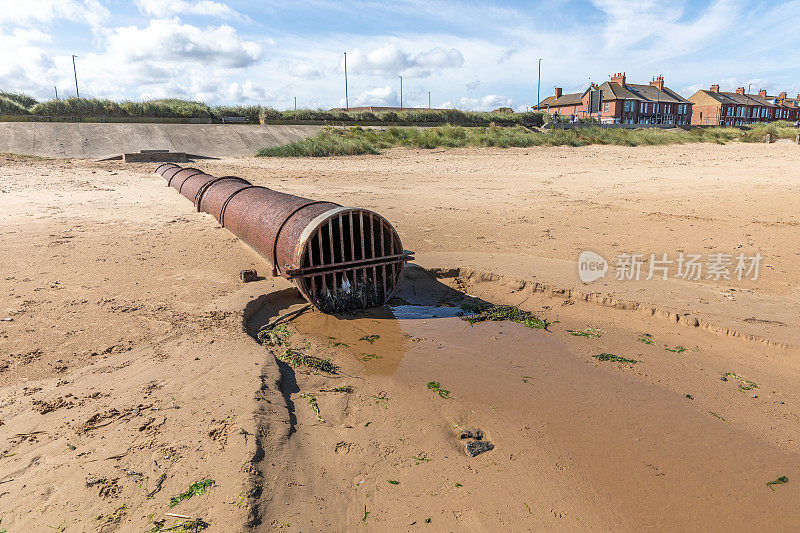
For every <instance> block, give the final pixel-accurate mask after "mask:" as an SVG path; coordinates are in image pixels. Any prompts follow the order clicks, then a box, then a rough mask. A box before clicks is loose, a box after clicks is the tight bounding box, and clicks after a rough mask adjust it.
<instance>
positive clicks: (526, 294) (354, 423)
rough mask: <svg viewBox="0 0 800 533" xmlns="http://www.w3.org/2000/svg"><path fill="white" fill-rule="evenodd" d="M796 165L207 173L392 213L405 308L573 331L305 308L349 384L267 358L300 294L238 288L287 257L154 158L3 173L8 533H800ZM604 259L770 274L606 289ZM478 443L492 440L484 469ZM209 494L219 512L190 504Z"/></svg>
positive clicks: (274, 163) (331, 167) (233, 163)
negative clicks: (175, 180)
mask: <svg viewBox="0 0 800 533" xmlns="http://www.w3.org/2000/svg"><path fill="white" fill-rule="evenodd" d="M797 160H798V152H797V150H796V147H791V146H783V145H763V146H762V145H757V146H756V145H754V146H747V145H741V146H739V145H728V146H712V145H692V146H684V147H652V148H635V149H632V148H619V147H591V148H587V149H580V150H574V149H566V148H563V149H562V148H553V149H536V150H448V151H403V150H398V151H390V152H389V153H387V154H386V155H384V156H379V157H370V158H368V157H356V158H341V159H340V158H334V159H319V160H316V159H315V160H263V159H261V160H252V159H230V160H220V161H207V162H203V163H202V164H200V165H199V166H201V168H204V169H207V171H208V172H210V173H212V174H218V175H226V174H238V175H241V176H243V177H246V178H248V179H253V180H254V181H255V182H257V183H260V184H264V185H267V186H273V187H275V188H277V189H280V190H285V191H287V192H293V193H296V194H304V195H308V196H313V197H319V198H321V199H329V200H333V201H338V202H340V203H344V204H349V205H358V206H363V207H368V208H372V209H375V210H376V211H378V212H380V213H382V214H384V215H386V216H387V217H388V218H389V220H391V221H392V223H393V224H394V225H395V226H396V228H397V229H398V231H399V232H400V234H401V236H402V238H403V243H404V245H405V246H406V247H407V248H409V249H413V250H415V251H416V252H417V257H418V261H417V262H418V263H419V265H420V267H412V268H409V269H408V270H407V273H406V276H407V279H406V280H405V281H404V284H403V286H402V289H401V291H402V292H401V294H400V296H401V297H403V298H405V299H406V300H407V301H408V302H411V303H418V304H426V305H435V304H437V303H441V302H443V301H450V302H455V303H457V302H458V298H459V297H463V296H464V295H472V296H474V297H477V298H480V299H482V300H484V301H487V302H492V303H498V304H513V305H519V306H520V307H521V308H523V309H526V310H529V311H533V312H536V313H537V314H539V315H540V316H542V317H546V318H547V319H548V320H550V321H552V322H554V323H553V324H552V326H551V327H550V328H549V331H543V330H536V329H529V328H524V327H522V326H520V325H517V324H513V323H480V324H476V325H474V326H469V325H468V324H467V323H466V322H465V321H463V320H461V319H460V318H458V317H452V316H450V315H448V316H447V317H443V316H442V315H443V314H444V313H452V309H454V308H452V307H450V308H445V309H440V310H437V311H435V312H436V313H439V314H438V315H437V317H436V318H434V317H433V316H430V317H424V318H403V319H397V318H396V317H394V316H393V315H392V314H391V310H389V309H384V310H380V311H373V312H370V313H367V314H365V315H362V316H357V317H330V316H325V315H322V314H320V313H316V312H308V313H304V314H302V315H301V316H300V317H298V318H297V319H295V320H293V321H291V322H289V323H288V324H287V325H286V327H287V330H288V331H290V332H292V333H293V334H292V335H291V337H290V340H289V342H290V345H291V346H292V347H294V348H296V349H300V350H303V351H306V352H308V353H311V354H314V355H316V356H319V357H323V358H330V359H331V360H332V361H333V362H334V363H335V364H336V365H337V366H338V367H339V371H338V373H337V374H336V375H333V376H329V375H326V374H324V373H319V372H314V371H309V370H307V369H302V368H295V369H292V368H291V367H289V366H288V365H286V364H285V363H282V362H280V361H278V360H276V358H275V357H274V355H272V354H271V353H269V352H268V351H267V349H266V348H264V347H262V346H260V345H259V344H258V343H257V342H256V341H255V339H254V338H253V336H252V334H253V332H254V331H255V330H257V328H258V327H259V326H260V325H261V324H264V323H266V321H268V320H269V319H270V318H272V317H275V316H277V315H278V314H279V313H281V312H283V311H285V310H289V309H293V308H295V307H297V306H300V305H302V301H301V300H299V298H298V296H297V293H296V291H295V290H294V289H292V287H291V285H290V284H289V283H288V282H286V281H284V280H280V279H277V280H273V279H270V278H268V279H265V280H262V281H258V282H255V283H249V284H241V283H240V282H239V281H238V279H237V276H238V272H239V270H241V269H243V268H256V269H258V270H259V272H261V273H267V272H268V268H267V267H266V264H265V263H264V262H263V260H261V259H260V258H259V257H257V256H256V255H255V254H253V253H252V252H251V251H250V250H248V249H247V248H246V247H245V246H244V245H242V244H241V243H240V242H238V241H237V240H236V239H235V238H234V237H233V236H231V235H230V234H229V233H227V232H226V231H225V230H224V229H221V228H218V227H217V226H216V224H215V223H214V222H213V221H212V220H210V219H209V218H208V217H207V216H205V215H203V214H199V213H196V212H194V211H193V209H192V206H191V204H190V203H189V202H187V201H186V200H185V199H184V198H182V197H180V196H179V195H177V194H175V193H174V191H171V190H169V189H166V188H165V187H164V185H163V181H162V180H160V178H158V177H157V176H155V175H153V174H151V172H152V170H153V169H152V168H150V167H149V166H146V165H128V166H125V165H122V164H119V163H92V162H87V161H70V162H67V161H64V160H51V161H48V160H44V161H39V160H27V159H21V158H3V159H2V163H0V164H1V165H2V166H0V189H2V191H3V192H1V193H0V224H2V226H0V227H2V230H0V232H1V233H2V241H0V246H2V252H3V255H4V256H6V257H10V258H13V261H10V262H8V263H6V264H4V268H3V276H0V315H2V316H0V318H11V320H10V321H3V322H0V352H1V353H0V366H2V369H1V370H0V392H1V394H2V395H1V396H0V421H2V426H0V432H2V438H0V517H2V519H3V522H2V527H5V528H7V529H8V531H17V530H39V529H46V528H47V526H52V527H55V528H63V530H65V531H84V530H102V531H112V530H121V531H126V530H143V531H144V530H148V529H149V528H151V527H153V525H154V523H157V521H159V520H166V521H165V522H164V524H165V527H169V526H171V525H174V524H176V523H179V522H180V521H181V520H182V519H179V518H175V517H168V516H165V514H164V513H167V512H173V513H177V514H181V515H185V516H191V517H193V518H194V517H200V518H202V519H203V520H204V521H205V522H206V523H208V524H210V528H209V530H211V531H214V530H218V531H226V530H230V529H231V527H233V529H235V530H240V529H241V530H244V529H258V530H261V529H264V530H268V529H274V528H283V529H286V530H290V531H294V530H303V531H308V530H315V529H324V530H331V529H332V530H349V529H355V528H366V529H373V530H387V529H388V530H396V529H400V530H405V529H413V528H415V527H425V526H426V525H428V527H434V528H436V529H437V530H450V529H456V528H459V529H470V530H486V531H491V530H497V529H498V528H504V529H509V530H530V529H541V528H544V527H549V528H556V529H562V530H563V529H568V530H587V529H591V530H608V529H622V530H637V529H644V528H647V529H704V530H722V529H731V528H735V529H738V528H740V527H741V524H743V523H746V524H748V525H749V526H751V527H754V528H756V529H767V528H772V529H776V530H787V531H790V530H795V529H797V526H798V521H800V511H798V509H797V506H796V502H797V501H799V500H800V498H798V496H800V494H798V490H800V484H798V483H797V480H798V479H800V477H798V476H799V475H800V473H798V470H797V464H798V463H797V459H798V455H797V454H798V452H799V451H800V450H798V441H797V435H798V431H799V430H800V418H798V412H797V405H798V402H800V387H798V385H797V379H796V376H797V371H798V357H797V355H798V350H797V345H798V337H797V331H798V329H797V326H798V321H800V319H799V318H798V315H797V313H796V310H797V308H798V306H797V304H798V301H797V300H798V297H800V265H798V260H797V257H798V255H797V254H798V253H800V250H798V249H797V244H796V243H797V242H800V234H798V231H800V229H799V228H800V226H799V225H798V221H797V218H796V217H797V214H796V213H797V212H798V211H797V207H798V206H800V188H798V186H797V184H798V183H800V181H798V178H800V171H798V170H797V169H798V165H797ZM196 166H198V165H196ZM721 184H724V186H722V185H721ZM737 246H741V248H737ZM582 249H593V250H595V251H597V252H599V253H601V254H603V255H605V256H607V257H613V256H614V255H615V254H616V253H619V252H620V251H629V252H650V251H653V252H661V251H662V250H663V251H666V252H669V253H674V252H678V251H679V250H682V249H683V250H687V251H689V250H694V251H703V252H706V251H708V252H711V251H726V252H729V251H735V250H738V249H742V250H747V251H748V252H749V251H753V250H757V251H760V253H762V255H764V256H765V257H766V258H767V262H766V263H765V265H770V266H769V267H767V266H765V267H764V271H763V276H762V278H761V279H759V280H758V281H756V282H741V283H740V282H731V281H721V282H715V281H713V280H705V281H702V282H687V281H682V280H670V281H668V282H655V281H651V282H644V281H642V282H638V283H635V282H629V283H624V282H618V283H615V282H613V281H611V280H607V283H606V284H595V285H589V286H587V285H583V284H581V283H580V282H579V280H578V279H577V275H576V273H575V262H574V261H575V259H576V256H577V252H578V251H580V250H582ZM423 267H424V268H423ZM425 269H429V270H428V271H426V270H425ZM397 312H398V313H399V312H400V311H397ZM589 327H592V328H597V330H598V331H600V336H599V337H576V336H572V335H570V334H569V333H568V331H570V330H572V331H581V330H585V329H586V328H589ZM592 331H595V330H592ZM645 333H646V334H647V335H648V337H645V338H647V339H651V340H652V344H644V343H642V342H640V341H639V340H638V339H640V338H642V335H643V334H645ZM373 334H375V335H380V338H378V339H377V340H375V342H374V343H369V342H368V341H362V340H359V339H360V338H361V337H363V336H365V335H373ZM339 343H343V344H339ZM345 345H346V346H345ZM677 347H683V348H685V351H679V352H673V351H668V350H667V349H666V348H671V349H676V348H677ZM275 350H278V348H273V352H275ZM275 353H278V352H275ZM600 353H613V354H617V355H620V356H623V357H625V358H628V359H632V360H636V361H637V362H636V363H632V364H626V363H615V362H612V361H605V362H603V361H599V360H598V359H596V358H595V357H593V356H595V355H598V354H600ZM721 378H725V380H723V379H721ZM432 381H438V382H439V383H440V384H441V387H442V388H444V389H446V390H448V391H449V392H450V397H449V398H443V397H441V396H440V395H438V394H437V392H436V391H435V390H432V389H429V388H428V386H427V383H428V382H432ZM746 383H755V384H757V387H756V388H752V387H751V388H746V387H745V388H743V387H742V385H743V384H746ZM344 386H349V387H352V389H347V390H349V391H350V392H342V391H341V390H338V391H337V390H336V388H337V387H344ZM304 394H305V395H307V394H313V395H314V396H315V398H316V401H317V404H318V407H319V412H320V417H321V418H322V421H319V420H318V419H317V415H316V413H315V412H314V411H313V410H312V408H311V405H310V403H309V398H308V396H303V395H304ZM687 395H689V396H691V399H690V398H688V397H687ZM463 427H477V428H480V429H482V430H483V431H484V432H485V434H486V436H485V440H488V441H491V442H492V443H493V445H494V449H492V450H491V451H488V452H486V453H484V454H482V455H479V456H477V457H474V458H473V457H468V456H467V455H466V454H465V452H464V441H462V440H461V439H460V438H459V433H460V430H461V428H463ZM779 476H788V478H789V482H788V483H786V484H783V485H775V486H773V487H772V488H770V487H769V486H767V484H766V483H767V482H768V481H771V480H774V479H776V478H778V477H779ZM201 479H213V480H214V482H215V483H214V485H213V486H211V488H210V490H209V491H208V493H206V494H202V495H196V496H193V497H191V498H190V499H187V500H185V501H182V502H180V503H179V504H177V505H176V506H175V507H174V508H172V509H171V508H170V507H169V504H170V503H169V502H170V498H171V497H173V496H176V495H178V494H180V493H182V492H184V491H186V490H187V488H188V487H189V485H190V484H192V483H194V482H195V481H198V480H201ZM390 480H391V481H397V482H398V483H397V484H394V483H389V481H390ZM772 489H774V490H772ZM426 519H430V523H426ZM231 524H235V526H231V527H229V526H230V525H231Z"/></svg>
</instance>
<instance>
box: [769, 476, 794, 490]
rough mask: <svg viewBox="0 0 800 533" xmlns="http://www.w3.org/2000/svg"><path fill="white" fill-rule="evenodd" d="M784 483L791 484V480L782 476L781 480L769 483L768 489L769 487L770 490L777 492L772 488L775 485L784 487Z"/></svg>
mask: <svg viewBox="0 0 800 533" xmlns="http://www.w3.org/2000/svg"><path fill="white" fill-rule="evenodd" d="M784 483H789V478H788V477H786V476H780V477H779V478H777V479H773V480H772V481H767V487H769V488H770V490H775V489H774V488H772V486H773V485H783V484H784Z"/></svg>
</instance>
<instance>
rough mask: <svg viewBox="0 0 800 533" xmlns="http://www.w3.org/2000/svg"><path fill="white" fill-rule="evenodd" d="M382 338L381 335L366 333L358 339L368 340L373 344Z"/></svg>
mask: <svg viewBox="0 0 800 533" xmlns="http://www.w3.org/2000/svg"><path fill="white" fill-rule="evenodd" d="M380 338H381V336H380V335H364V336H363V337H361V338H360V339H358V340H360V341H367V342H368V343H370V344H372V343H374V342H375V341H376V340H378V339H380Z"/></svg>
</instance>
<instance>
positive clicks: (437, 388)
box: [428, 381, 452, 400]
mask: <svg viewBox="0 0 800 533" xmlns="http://www.w3.org/2000/svg"><path fill="white" fill-rule="evenodd" d="M428 388H429V389H431V390H435V391H436V392H438V393H439V396H441V397H442V398H444V399H445V400H451V399H452V397H451V396H450V391H449V390H447V389H443V388H442V386H441V385H440V384H439V382H438V381H429V382H428Z"/></svg>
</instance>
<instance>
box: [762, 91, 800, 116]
mask: <svg viewBox="0 0 800 533" xmlns="http://www.w3.org/2000/svg"><path fill="white" fill-rule="evenodd" d="M763 92H764V98H766V99H767V100H768V101H770V102H772V103H774V104H775V105H776V106H777V107H778V109H777V114H776V116H775V120H789V121H792V122H794V121H796V120H800V94H798V95H797V98H787V97H786V91H783V92H782V93H780V94H779V95H778V96H766V91H763Z"/></svg>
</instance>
